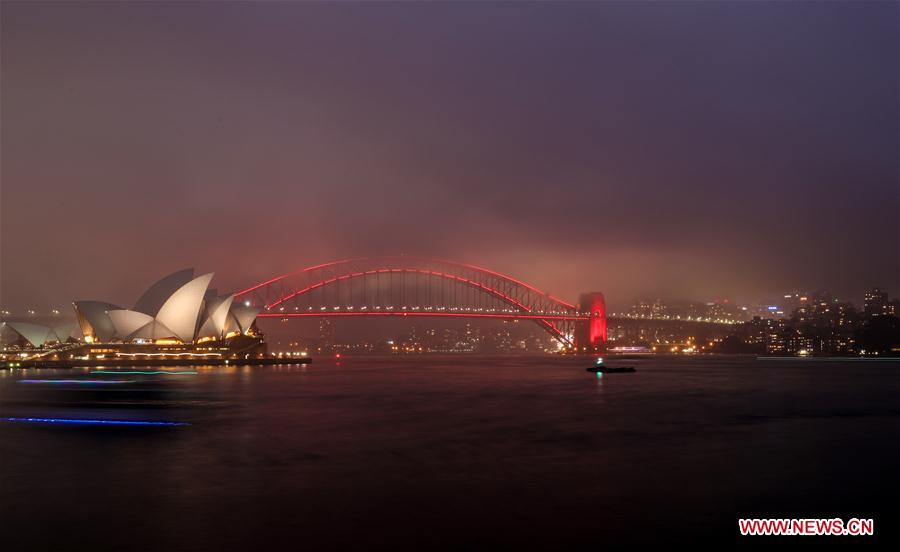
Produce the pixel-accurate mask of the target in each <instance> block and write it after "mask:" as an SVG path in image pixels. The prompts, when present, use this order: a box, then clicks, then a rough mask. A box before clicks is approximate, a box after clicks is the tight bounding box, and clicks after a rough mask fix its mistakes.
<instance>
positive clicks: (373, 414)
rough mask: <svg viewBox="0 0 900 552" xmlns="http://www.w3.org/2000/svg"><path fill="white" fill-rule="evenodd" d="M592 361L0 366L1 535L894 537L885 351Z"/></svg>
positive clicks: (3, 545) (85, 540) (218, 543)
mask: <svg viewBox="0 0 900 552" xmlns="http://www.w3.org/2000/svg"><path fill="white" fill-rule="evenodd" d="M589 364H590V360H585V359H584V358H582V359H577V358H559V357H469V356H446V357H432V356H416V357H382V358H361V357H358V358H354V357H350V358H344V359H341V360H340V361H337V360H334V359H316V361H315V362H314V363H313V364H311V365H308V366H275V367H264V366H253V367H215V368H203V367H199V368H198V367H190V368H186V369H182V370H179V371H183V372H188V373H183V374H140V373H131V374H96V373H95V374H91V370H90V369H87V368H86V369H71V370H10V371H5V372H0V417H2V418H3V421H2V422H0V549H2V550H5V551H11V550H26V549H27V550H63V549H68V550H78V549H88V548H90V549H92V550H248V549H250V550H253V549H268V548H274V547H275V546H279V547H284V548H288V547H289V548H290V549H299V548H301V547H303V548H306V549H322V548H351V547H354V548H365V549H388V548H390V549H397V548H421V547H438V548H448V549H450V548H452V549H460V548H465V547H470V546H476V545H480V546H519V547H522V548H535V547H547V548H552V547H559V546H573V545H579V546H595V547H597V548H600V547H604V546H618V545H623V544H659V545H663V544H665V545H668V544H671V543H673V542H676V541H679V540H682V539H684V540H688V539H693V538H696V537H698V536H701V535H702V536H703V537H704V538H711V539H714V540H716V541H720V542H722V543H728V544H729V545H740V544H747V543H748V541H747V540H746V539H748V537H740V535H739V533H738V528H737V519H738V518H739V517H765V518H776V517H815V518H823V517H828V518H831V517H841V518H844V519H847V518H850V517H860V518H874V520H875V536H874V537H841V538H843V539H851V538H853V539H857V540H865V539H868V541H866V543H867V544H873V545H874V544H878V545H883V544H884V543H885V542H886V541H888V540H891V539H894V538H896V534H897V532H898V523H897V520H898V517H897V516H898V514H900V507H898V505H897V499H896V492H897V489H900V473H898V469H897V467H898V466H900V443H898V436H900V366H898V365H896V364H895V363H890V362H860V361H839V362H829V361H817V360H804V361H793V362H791V361H782V362H773V361H759V360H756V359H754V358H744V357H741V358H736V357H714V358H657V359H651V360H638V361H619V362H618V364H630V365H634V366H636V367H637V370H638V371H637V372H636V373H634V374H606V375H602V376H597V375H595V374H591V373H587V372H585V368H586V367H587V366H588V365H589ZM610 364H612V363H610ZM154 370H159V368H152V369H146V370H141V369H140V367H137V368H135V369H132V370H131V371H132V372H139V371H154ZM166 370H178V369H176V368H168V369H166ZM193 371H196V373H195V374H194V373H190V372H193ZM55 379H65V380H98V381H101V380H103V381H107V380H112V381H120V382H122V383H116V384H109V383H105V384H104V383H75V382H71V383H48V382H46V381H42V380H55ZM20 380H32V383H23V382H21V381H20ZM35 418H40V419H43V420H45V421H44V422H35V421H33V419H35ZM28 419H31V420H32V421H29V420H28ZM51 419H52V420H107V421H108V420H127V421H135V422H139V421H152V422H158V421H166V422H177V423H180V424H184V425H160V426H154V425H122V426H116V425H106V424H102V425H98V424H74V423H63V422H55V423H51V422H49V421H47V420H51ZM757 538H760V537H757ZM807 538H808V537H807ZM813 538H814V539H818V537H813ZM807 543H808V542H807ZM807 543H804V544H807ZM754 544H756V545H759V544H760V542H759V541H756V542H755V543H754Z"/></svg>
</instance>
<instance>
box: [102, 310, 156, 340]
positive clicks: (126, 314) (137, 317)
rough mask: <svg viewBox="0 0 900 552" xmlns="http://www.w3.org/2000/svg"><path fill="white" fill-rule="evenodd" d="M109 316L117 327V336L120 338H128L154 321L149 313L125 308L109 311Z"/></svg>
mask: <svg viewBox="0 0 900 552" xmlns="http://www.w3.org/2000/svg"><path fill="white" fill-rule="evenodd" d="M109 318H110V320H112V323H113V326H115V328H116V337H118V338H119V339H125V338H127V337H128V336H129V335H131V334H133V333H134V332H136V331H138V330H139V329H140V328H142V327H144V326H146V325H147V324H148V323H150V322H152V321H153V317H152V316H150V315H149V314H144V313H142V312H138V311H133V310H124V309H120V310H111V311H109Z"/></svg>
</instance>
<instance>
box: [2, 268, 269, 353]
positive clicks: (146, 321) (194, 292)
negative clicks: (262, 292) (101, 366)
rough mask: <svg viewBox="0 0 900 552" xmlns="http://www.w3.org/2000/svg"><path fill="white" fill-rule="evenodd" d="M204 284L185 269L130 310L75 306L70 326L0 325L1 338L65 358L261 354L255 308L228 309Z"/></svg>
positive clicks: (227, 300)
mask: <svg viewBox="0 0 900 552" xmlns="http://www.w3.org/2000/svg"><path fill="white" fill-rule="evenodd" d="M212 278H213V274H212V273H209V274H203V275H201V276H195V275H194V270H193V269H187V270H182V271H179V272H175V273H174V274H170V275H168V276H166V277H165V278H163V279H161V280H159V281H158V282H156V283H155V284H153V285H152V286H150V287H149V288H148V289H147V291H145V292H144V293H143V294H142V295H141V296H140V297H139V298H138V299H137V301H136V302H135V303H134V306H132V307H131V308H123V307H121V306H118V305H115V304H113V303H108V302H105V301H75V303H74V307H75V318H76V320H77V327H76V325H75V324H69V325H67V324H57V325H52V326H51V325H42V324H36V323H32V322H6V323H4V325H3V328H2V329H3V333H4V336H5V340H6V341H7V342H8V343H9V342H18V344H19V345H22V346H30V347H32V348H42V347H51V346H52V347H53V348H55V349H56V350H57V351H66V352H67V353H68V355H67V356H68V357H69V358H84V359H90V358H96V359H103V358H147V359H150V358H154V357H165V356H173V355H174V356H185V357H204V358H250V357H251V356H252V357H256V356H260V355H264V354H265V346H264V343H263V340H262V336H261V334H260V333H259V331H258V329H257V328H256V315H257V314H259V308H257V307H251V306H248V305H242V304H237V303H235V301H234V295H232V294H224V295H219V294H218V292H217V291H216V290H215V289H213V288H210V287H209V285H210V283H211V282H212ZM76 330H80V331H76ZM73 334H75V335H74V336H73Z"/></svg>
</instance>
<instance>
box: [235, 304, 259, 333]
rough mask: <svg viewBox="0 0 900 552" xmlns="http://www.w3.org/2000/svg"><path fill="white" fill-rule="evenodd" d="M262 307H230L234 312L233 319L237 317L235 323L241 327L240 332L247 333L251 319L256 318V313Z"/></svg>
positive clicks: (251, 322)
mask: <svg viewBox="0 0 900 552" xmlns="http://www.w3.org/2000/svg"><path fill="white" fill-rule="evenodd" d="M261 310H262V308H260V307H238V308H236V309H232V311H231V312H232V313H233V314H234V317H235V319H237V323H238V324H239V325H240V327H241V332H243V333H247V332H248V331H249V330H250V326H252V325H253V321H254V320H256V315H257V314H259V311H261Z"/></svg>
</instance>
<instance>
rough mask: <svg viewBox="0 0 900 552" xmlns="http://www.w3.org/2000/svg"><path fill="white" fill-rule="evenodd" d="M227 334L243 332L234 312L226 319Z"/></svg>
mask: <svg viewBox="0 0 900 552" xmlns="http://www.w3.org/2000/svg"><path fill="white" fill-rule="evenodd" d="M224 331H225V334H226V335H227V334H229V333H231V332H238V333H240V331H241V325H240V324H238V321H237V318H235V317H234V312H233V311H232V312H229V313H228V317H227V318H226V319H225V330H224Z"/></svg>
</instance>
